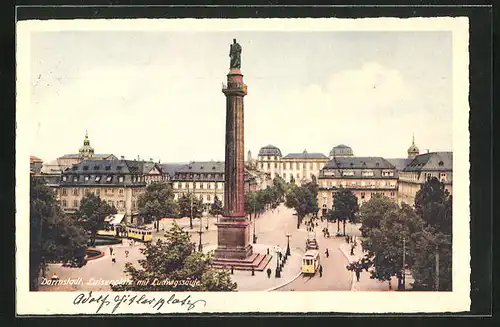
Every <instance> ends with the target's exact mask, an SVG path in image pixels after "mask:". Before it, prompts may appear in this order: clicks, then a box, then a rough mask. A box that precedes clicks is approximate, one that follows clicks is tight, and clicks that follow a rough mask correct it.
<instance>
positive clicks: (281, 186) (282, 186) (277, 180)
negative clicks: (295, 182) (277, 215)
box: [273, 176, 287, 202]
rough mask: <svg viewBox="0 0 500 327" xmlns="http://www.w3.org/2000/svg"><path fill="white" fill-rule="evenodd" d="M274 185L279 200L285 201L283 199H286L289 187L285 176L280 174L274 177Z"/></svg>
mask: <svg viewBox="0 0 500 327" xmlns="http://www.w3.org/2000/svg"><path fill="white" fill-rule="evenodd" d="M273 187H274V189H275V190H276V193H277V198H278V201H279V202H283V199H284V196H285V193H286V188H287V185H286V182H285V180H284V179H283V178H281V177H280V176H276V177H274V179H273Z"/></svg>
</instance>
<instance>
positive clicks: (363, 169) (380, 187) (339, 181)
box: [318, 157, 398, 215]
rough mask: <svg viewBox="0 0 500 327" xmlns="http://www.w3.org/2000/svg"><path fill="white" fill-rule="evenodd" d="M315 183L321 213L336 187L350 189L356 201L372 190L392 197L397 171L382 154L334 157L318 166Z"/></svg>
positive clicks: (396, 181)
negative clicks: (321, 166)
mask: <svg viewBox="0 0 500 327" xmlns="http://www.w3.org/2000/svg"><path fill="white" fill-rule="evenodd" d="M318 186H319V192H318V206H319V207H320V208H321V215H324V214H325V213H326V211H327V210H329V209H332V207H333V195H334V194H335V193H336V192H338V191H339V190H340V189H347V190H350V191H352V192H353V193H354V195H356V197H357V198H358V203H359V204H360V205H361V204H363V203H364V202H366V201H368V200H370V198H371V197H372V196H373V195H374V194H376V193H378V194H382V195H385V196H387V197H389V198H391V199H393V200H394V201H396V199H397V191H398V175H397V171H396V167H394V166H393V165H392V164H391V163H390V162H388V161H387V160H385V159H384V158H382V157H335V158H333V159H332V160H330V161H328V162H327V163H326V164H325V166H324V167H323V169H321V172H320V174H319V177H318Z"/></svg>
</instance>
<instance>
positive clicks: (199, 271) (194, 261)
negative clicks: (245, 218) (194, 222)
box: [111, 222, 237, 291]
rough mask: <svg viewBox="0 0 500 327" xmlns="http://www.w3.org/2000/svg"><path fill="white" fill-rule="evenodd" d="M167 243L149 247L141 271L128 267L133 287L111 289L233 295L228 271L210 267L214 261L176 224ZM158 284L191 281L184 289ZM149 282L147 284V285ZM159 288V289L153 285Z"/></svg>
mask: <svg viewBox="0 0 500 327" xmlns="http://www.w3.org/2000/svg"><path fill="white" fill-rule="evenodd" d="M165 235H166V240H161V239H159V240H157V241H156V242H151V243H148V244H146V247H145V248H144V249H141V252H142V253H143V254H144V256H145V258H144V259H141V260H139V264H140V266H141V268H136V267H134V265H133V264H132V263H130V262H127V263H126V264H125V273H127V274H128V275H129V276H130V278H131V281H132V283H131V284H121V285H112V286H111V288H112V289H113V290H114V291H185V290H188V291H234V290H236V287H237V285H236V283H235V282H233V281H231V275H230V273H229V271H228V270H222V269H215V268H212V267H211V262H212V257H211V256H210V255H207V254H203V253H201V252H195V245H194V243H192V242H191V240H190V236H189V234H188V233H186V232H185V231H184V230H183V229H182V228H181V227H179V225H177V223H175V222H174V224H173V226H172V227H171V228H170V230H168V231H167V232H166V234H165ZM155 280H156V281H166V280H170V281H188V283H186V284H185V285H180V284H178V285H175V284H172V283H171V284H168V283H164V284H159V283H155ZM144 281H147V282H144ZM154 284H156V285H154Z"/></svg>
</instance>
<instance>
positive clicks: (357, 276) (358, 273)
mask: <svg viewBox="0 0 500 327" xmlns="http://www.w3.org/2000/svg"><path fill="white" fill-rule="evenodd" d="M360 274H361V273H360V271H359V269H356V280H357V281H358V282H359V277H360Z"/></svg>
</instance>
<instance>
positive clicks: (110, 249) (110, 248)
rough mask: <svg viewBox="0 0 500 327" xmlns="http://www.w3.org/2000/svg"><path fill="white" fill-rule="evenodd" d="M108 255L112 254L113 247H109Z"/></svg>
mask: <svg viewBox="0 0 500 327" xmlns="http://www.w3.org/2000/svg"><path fill="white" fill-rule="evenodd" d="M109 255H113V248H112V247H111V246H110V247H109Z"/></svg>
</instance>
